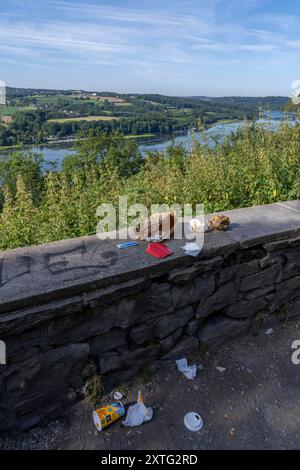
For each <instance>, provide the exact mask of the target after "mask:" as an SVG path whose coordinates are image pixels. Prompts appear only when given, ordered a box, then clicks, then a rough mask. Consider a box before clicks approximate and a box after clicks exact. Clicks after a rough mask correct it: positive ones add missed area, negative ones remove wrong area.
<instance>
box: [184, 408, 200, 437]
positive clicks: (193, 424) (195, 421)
mask: <svg viewBox="0 0 300 470" xmlns="http://www.w3.org/2000/svg"><path fill="white" fill-rule="evenodd" d="M184 425H185V427H186V428H187V429H188V430H189V431H194V432H197V431H200V430H201V429H202V428H203V419H202V418H201V416H200V415H199V414H198V413H195V412H194V411H191V412H190V413H187V414H186V415H185V417H184Z"/></svg>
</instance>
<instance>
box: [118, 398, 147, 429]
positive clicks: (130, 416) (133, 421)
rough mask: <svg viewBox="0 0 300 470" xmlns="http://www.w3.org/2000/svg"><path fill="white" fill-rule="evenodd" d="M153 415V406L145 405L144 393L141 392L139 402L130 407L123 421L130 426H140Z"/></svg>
mask: <svg viewBox="0 0 300 470" xmlns="http://www.w3.org/2000/svg"><path fill="white" fill-rule="evenodd" d="M152 417H153V410H152V408H150V407H147V406H145V405H144V402H143V399H142V394H141V392H139V394H138V401H137V403H136V404H135V405H131V406H130V407H129V408H128V411H127V416H126V419H125V420H124V421H122V423H123V424H124V426H129V427H134V426H140V425H141V424H143V423H146V422H147V421H150V420H151V419H152Z"/></svg>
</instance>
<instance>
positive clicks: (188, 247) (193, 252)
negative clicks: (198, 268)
mask: <svg viewBox="0 0 300 470" xmlns="http://www.w3.org/2000/svg"><path fill="white" fill-rule="evenodd" d="M182 249H183V250H184V251H185V252H186V254H187V255H189V256H194V257H197V256H198V255H199V253H200V251H201V248H200V246H198V245H197V243H186V244H185V245H184V246H183V247H182Z"/></svg>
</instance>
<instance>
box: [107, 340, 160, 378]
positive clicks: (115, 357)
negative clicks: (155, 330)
mask: <svg viewBox="0 0 300 470" xmlns="http://www.w3.org/2000/svg"><path fill="white" fill-rule="evenodd" d="M159 350H160V345H159V344H153V345H150V346H147V347H145V348H140V349H136V350H134V351H128V352H125V353H123V354H118V353H115V352H112V353H104V354H102V355H101V357H100V359H99V370H100V373H101V374H107V373H108V372H112V371H114V370H118V369H129V368H131V367H138V366H139V367H140V366H142V365H143V364H144V363H145V361H146V360H147V359H149V358H151V357H152V358H153V357H154V356H155V355H156V354H158V352H159Z"/></svg>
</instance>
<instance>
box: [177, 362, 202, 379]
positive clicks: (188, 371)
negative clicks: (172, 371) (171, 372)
mask: <svg viewBox="0 0 300 470" xmlns="http://www.w3.org/2000/svg"><path fill="white" fill-rule="evenodd" d="M176 364H177V367H178V370H179V371H180V372H182V373H183V375H185V376H186V378H187V379H189V380H194V378H195V377H196V374H197V366H195V365H194V366H188V363H187V360H186V358H183V359H178V360H177V361H176Z"/></svg>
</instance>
